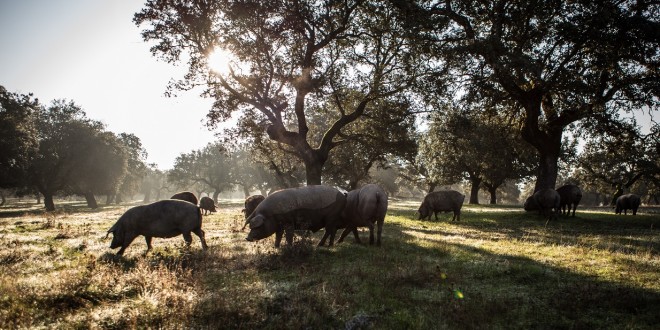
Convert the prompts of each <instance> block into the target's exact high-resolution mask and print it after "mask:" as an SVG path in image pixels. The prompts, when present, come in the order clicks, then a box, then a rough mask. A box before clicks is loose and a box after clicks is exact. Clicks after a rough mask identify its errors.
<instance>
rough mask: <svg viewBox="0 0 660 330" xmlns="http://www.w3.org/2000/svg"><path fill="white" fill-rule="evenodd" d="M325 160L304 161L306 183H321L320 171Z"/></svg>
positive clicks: (309, 184)
mask: <svg viewBox="0 0 660 330" xmlns="http://www.w3.org/2000/svg"><path fill="white" fill-rule="evenodd" d="M324 164H325V162H321V161H320V160H317V159H315V160H314V161H309V162H307V161H306V162H305V174H306V177H307V185H308V186H311V185H319V184H321V173H322V171H323V165H324Z"/></svg>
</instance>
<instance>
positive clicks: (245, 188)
mask: <svg viewBox="0 0 660 330" xmlns="http://www.w3.org/2000/svg"><path fill="white" fill-rule="evenodd" d="M241 186H243V195H244V196H245V198H248V197H250V188H249V187H248V185H246V184H243V185H241ZM216 202H217V201H216Z"/></svg>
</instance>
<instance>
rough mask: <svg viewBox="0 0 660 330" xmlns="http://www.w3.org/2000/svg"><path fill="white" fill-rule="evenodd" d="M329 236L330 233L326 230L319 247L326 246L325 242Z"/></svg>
mask: <svg viewBox="0 0 660 330" xmlns="http://www.w3.org/2000/svg"><path fill="white" fill-rule="evenodd" d="M328 236H330V233H328V231H327V230H326V231H325V232H324V233H323V237H322V238H321V241H320V242H319V246H323V245H325V240H326V239H328Z"/></svg>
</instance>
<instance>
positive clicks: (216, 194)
mask: <svg viewBox="0 0 660 330" xmlns="http://www.w3.org/2000/svg"><path fill="white" fill-rule="evenodd" d="M218 196H220V190H216V191H214V192H213V201H214V202H215V203H216V204H217V203H218Z"/></svg>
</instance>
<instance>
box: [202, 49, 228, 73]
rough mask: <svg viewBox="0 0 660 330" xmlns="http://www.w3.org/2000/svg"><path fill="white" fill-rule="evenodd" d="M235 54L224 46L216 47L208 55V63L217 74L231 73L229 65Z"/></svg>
mask: <svg viewBox="0 0 660 330" xmlns="http://www.w3.org/2000/svg"><path fill="white" fill-rule="evenodd" d="M232 58H233V55H232V53H231V52H229V51H227V50H225V49H224V48H220V47H215V48H214V49H213V51H212V52H211V53H210V54H209V55H208V57H207V59H206V60H207V64H208V66H209V69H211V71H213V72H215V73H217V74H223V75H224V74H227V73H229V65H230V64H231V62H232Z"/></svg>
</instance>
